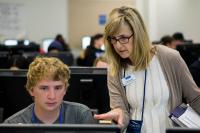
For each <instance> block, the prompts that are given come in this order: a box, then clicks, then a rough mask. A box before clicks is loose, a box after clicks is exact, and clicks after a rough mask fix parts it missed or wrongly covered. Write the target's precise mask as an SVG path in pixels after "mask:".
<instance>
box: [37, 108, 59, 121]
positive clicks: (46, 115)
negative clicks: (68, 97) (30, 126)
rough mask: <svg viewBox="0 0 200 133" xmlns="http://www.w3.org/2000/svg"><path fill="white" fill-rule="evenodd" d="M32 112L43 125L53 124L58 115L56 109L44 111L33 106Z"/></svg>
mask: <svg viewBox="0 0 200 133" xmlns="http://www.w3.org/2000/svg"><path fill="white" fill-rule="evenodd" d="M34 112H35V115H36V117H37V118H38V119H39V120H40V121H41V122H43V123H45V124H53V123H54V122H55V121H56V120H57V119H58V117H59V114H60V108H57V109H56V110H53V111H45V110H41V109H39V108H37V106H35V108H34Z"/></svg>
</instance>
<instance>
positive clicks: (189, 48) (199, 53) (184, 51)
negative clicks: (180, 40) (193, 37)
mask: <svg viewBox="0 0 200 133" xmlns="http://www.w3.org/2000/svg"><path fill="white" fill-rule="evenodd" d="M176 50H178V51H179V53H180V55H181V57H182V58H183V60H184V61H185V62H186V64H187V66H190V65H191V64H192V63H193V62H194V61H196V60H197V59H198V58H199V57H200V44H193V43H186V44H181V45H177V46H176Z"/></svg>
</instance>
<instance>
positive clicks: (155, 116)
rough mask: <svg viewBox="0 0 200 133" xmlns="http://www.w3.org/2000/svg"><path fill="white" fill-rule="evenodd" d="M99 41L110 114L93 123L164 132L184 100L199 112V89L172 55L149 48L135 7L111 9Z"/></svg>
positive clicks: (176, 55) (158, 47)
mask: <svg viewBox="0 0 200 133" xmlns="http://www.w3.org/2000/svg"><path fill="white" fill-rule="evenodd" d="M104 38H105V46H106V55H107V58H108V59H109V62H108V63H109V69H108V88H109V93H110V106H111V111H109V112H107V113H105V114H100V115H95V118H96V119H109V120H113V121H115V122H116V123H118V125H119V126H120V127H122V128H127V130H126V132H128V133H133V132H134V133H135V132H142V133H147V132H148V133H165V129H166V128H170V127H173V123H172V121H171V120H170V118H169V117H168V115H169V114H170V112H171V111H172V110H173V109H174V108H175V107H176V106H178V105H180V104H181V103H182V102H183V101H182V99H183V98H185V99H186V101H187V103H188V104H189V105H190V106H191V107H192V108H193V109H194V110H195V111H197V112H198V113H200V90H199V89H198V87H197V86H196V84H195V82H194V81H193V79H192V77H191V74H190V72H189V70H188V68H187V66H186V64H185V62H184V61H183V59H182V58H181V56H180V54H179V53H178V52H177V51H175V50H173V49H170V48H167V47H166V46H163V45H156V46H153V45H152V44H151V42H150V39H149V35H148V33H147V30H146V27H145V24H144V22H143V20H142V18H141V16H140V14H139V12H138V11H137V10H136V9H134V8H130V7H120V8H115V9H113V10H112V11H111V13H110V15H109V20H108V22H107V24H106V27H105V37H104Z"/></svg>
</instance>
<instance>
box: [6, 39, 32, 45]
mask: <svg viewBox="0 0 200 133" xmlns="http://www.w3.org/2000/svg"><path fill="white" fill-rule="evenodd" d="M19 43H23V45H26V46H27V45H29V44H30V41H29V40H28V39H25V40H16V39H6V40H4V45H6V46H17V45H18V44H19Z"/></svg>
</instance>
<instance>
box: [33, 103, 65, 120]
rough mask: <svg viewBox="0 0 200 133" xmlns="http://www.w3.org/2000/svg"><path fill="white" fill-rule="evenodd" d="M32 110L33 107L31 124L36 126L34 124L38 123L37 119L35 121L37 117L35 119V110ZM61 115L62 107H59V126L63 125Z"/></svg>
mask: <svg viewBox="0 0 200 133" xmlns="http://www.w3.org/2000/svg"><path fill="white" fill-rule="evenodd" d="M34 108H35V105H34V106H33V111H32V117H31V122H32V123H35V124H36V123H39V121H38V119H37V117H36V115H35V110H34ZM62 114H63V107H62V105H61V108H60V113H59V118H58V120H59V124H62V123H63V118H62Z"/></svg>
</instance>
